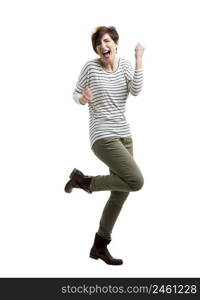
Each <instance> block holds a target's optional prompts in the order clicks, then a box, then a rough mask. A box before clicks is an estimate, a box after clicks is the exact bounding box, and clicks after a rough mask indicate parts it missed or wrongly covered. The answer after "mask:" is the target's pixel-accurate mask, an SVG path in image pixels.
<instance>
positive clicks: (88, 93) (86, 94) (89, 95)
mask: <svg viewBox="0 0 200 300" xmlns="http://www.w3.org/2000/svg"><path fill="white" fill-rule="evenodd" d="M91 100H92V92H91V90H90V89H89V88H88V87H87V88H85V89H84V90H83V93H82V97H81V98H80V100H79V101H80V103H81V104H86V103H88V102H89V101H91Z"/></svg>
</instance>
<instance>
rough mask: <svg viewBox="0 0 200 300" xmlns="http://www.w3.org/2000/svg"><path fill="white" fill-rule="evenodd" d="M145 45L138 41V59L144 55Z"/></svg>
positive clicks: (136, 52)
mask: <svg viewBox="0 0 200 300" xmlns="http://www.w3.org/2000/svg"><path fill="white" fill-rule="evenodd" d="M144 49H145V48H144V47H143V46H142V45H141V44H140V43H137V45H136V47H135V58H136V59H142V56H143V54H144Z"/></svg>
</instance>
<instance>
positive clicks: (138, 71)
mask: <svg viewBox="0 0 200 300" xmlns="http://www.w3.org/2000/svg"><path fill="white" fill-rule="evenodd" d="M143 53H144V47H143V46H142V45H141V44H139V43H138V44H137V45H136V47H135V69H133V66H132V64H131V63H130V62H128V63H127V68H126V76H127V81H128V89H129V92H130V93H131V95H133V96H138V95H139V94H140V92H141V90H142V87H143V69H142V56H143Z"/></svg>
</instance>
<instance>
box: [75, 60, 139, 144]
mask: <svg viewBox="0 0 200 300" xmlns="http://www.w3.org/2000/svg"><path fill="white" fill-rule="evenodd" d="M142 85H143V70H142V69H139V70H134V69H133V66H132V64H131V63H130V61H129V60H127V59H125V58H120V59H119V65H118V68H117V70H116V71H114V72H108V71H106V70H105V69H104V68H103V67H102V65H101V64H100V61H99V60H98V59H93V60H90V61H88V62H87V63H86V64H85V65H84V67H83V68H82V70H81V73H80V75H79V78H78V81H77V84H76V87H75V90H74V93H73V99H74V100H75V102H76V103H77V104H80V102H79V98H80V97H81V96H82V91H83V89H84V88H86V87H89V88H90V90H91V92H92V95H93V98H92V100H90V101H89V102H88V107H89V137H90V146H91V147H92V145H93V144H94V142H95V141H97V140H99V139H101V138H105V137H131V136H132V134H131V130H130V125H129V124H128V122H127V120H126V117H125V107H126V100H127V98H128V95H129V93H130V94H132V95H133V96H137V95H138V94H139V93H140V91H141V89H142Z"/></svg>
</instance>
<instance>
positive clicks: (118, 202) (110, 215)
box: [98, 138, 133, 240]
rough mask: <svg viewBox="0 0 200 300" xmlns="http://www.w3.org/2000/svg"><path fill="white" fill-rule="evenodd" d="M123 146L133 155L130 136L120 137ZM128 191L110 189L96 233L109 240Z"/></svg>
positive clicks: (112, 172) (111, 172)
mask: <svg viewBox="0 0 200 300" xmlns="http://www.w3.org/2000/svg"><path fill="white" fill-rule="evenodd" d="M121 141H122V143H123V145H124V147H125V148H126V149H127V150H128V152H129V153H130V154H131V156H132V157H133V144H132V139H131V138H123V139H121ZM109 170H110V174H113V175H116V174H115V173H114V171H113V170H111V169H109ZM128 195H129V192H120V191H111V193H110V197H109V199H108V201H107V203H106V205H105V207H104V210H103V213H102V216H101V219H100V222H99V229H98V234H99V235H100V236H101V237H103V238H105V239H108V240H111V233H112V230H113V227H114V225H115V223H116V221H117V218H118V216H119V214H120V212H121V209H122V207H123V204H124V202H125V200H126V199H127V197H128Z"/></svg>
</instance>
